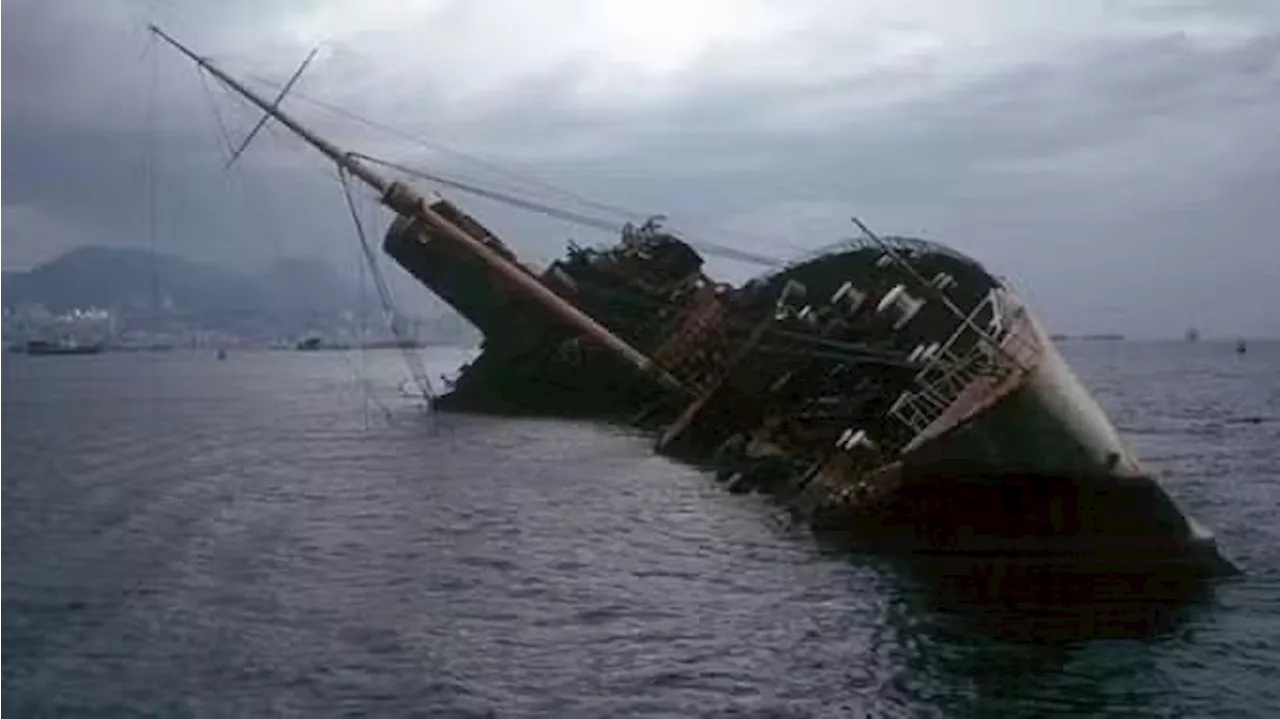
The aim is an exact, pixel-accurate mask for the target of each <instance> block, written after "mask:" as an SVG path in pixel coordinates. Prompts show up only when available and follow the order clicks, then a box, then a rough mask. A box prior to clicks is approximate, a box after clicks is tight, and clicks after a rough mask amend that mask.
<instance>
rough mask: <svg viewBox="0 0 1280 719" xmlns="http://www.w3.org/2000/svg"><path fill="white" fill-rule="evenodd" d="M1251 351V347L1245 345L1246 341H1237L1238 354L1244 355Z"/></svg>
mask: <svg viewBox="0 0 1280 719" xmlns="http://www.w3.org/2000/svg"><path fill="white" fill-rule="evenodd" d="M1248 351H1249V347H1248V346H1247V345H1245V343H1244V340H1236V354H1238V355H1242V354H1244V353H1245V352H1248Z"/></svg>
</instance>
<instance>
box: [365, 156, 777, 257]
mask: <svg viewBox="0 0 1280 719" xmlns="http://www.w3.org/2000/svg"><path fill="white" fill-rule="evenodd" d="M350 155H351V156H352V157H356V158H359V159H362V160H366V161H368V162H372V163H374V164H376V165H381V166H383V167H387V168H390V169H392V170H396V171H398V172H401V173H404V174H406V175H409V176H411V177H416V178H419V179H422V180H428V181H430V182H437V183H439V184H442V185H446V186H448V187H452V188H454V189H457V190H461V191H463V192H468V193H471V194H474V195H478V196H480V197H485V198H488V199H490V200H495V201H497V202H503V203H506V204H509V205H512V206H515V207H519V208H522V209H525V210H530V211H532V212H539V213H542V214H544V215H547V216H549V217H554V218H556V219H560V220H564V221H565V222H571V223H574V224H578V225H583V226H585V227H591V228H594V229H597V230H607V231H610V232H619V231H621V229H622V228H621V227H620V226H619V225H618V224H617V223H615V222H611V221H609V220H605V219H601V218H597V217H591V216H589V215H583V214H581V213H577V212H573V211H570V210H565V209H561V208H558V207H552V206H551V205H546V204H543V203H540V202H534V201H532V200H527V199H524V198H521V197H516V196H515V195H510V194H507V193H504V192H497V191H495V190H488V189H485V188H483V187H478V186H476V185H472V184H469V183H465V182H459V181H458V180H454V179H451V178H448V177H445V176H444V175H439V174H435V173H430V172H426V171H423V170H418V169H416V168H412V167H409V166H407V165H403V164H401V163H398V162H393V161H391V160H384V159H382V158H379V157H374V156H372V155H366V154H364V153H359V152H352V153H350ZM689 244H690V245H692V246H694V247H697V248H698V249H701V250H703V251H705V252H707V253H708V254H715V255H719V256H722V257H728V258H731V259H736V260H741V261H743V262H751V263H754V264H759V265H766V266H769V267H779V266H782V265H783V264H784V263H783V261H782V260H779V259H777V258H775V257H768V256H766V255H758V254H755V253H752V252H747V251H744V250H739V249H735V248H733V247H728V246H726V245H721V244H718V243H714V242H706V241H694V242H690V243H689Z"/></svg>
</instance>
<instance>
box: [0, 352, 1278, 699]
mask: <svg viewBox="0 0 1280 719" xmlns="http://www.w3.org/2000/svg"><path fill="white" fill-rule="evenodd" d="M1063 349H1064V353H1065V354H1066V355H1067V356H1068V360H1069V361H1070V362H1071V363H1072V365H1073V366H1074V367H1075V368H1076V369H1077V371H1078V372H1079V374H1080V375H1081V376H1082V377H1083V378H1084V379H1085V381H1086V383H1088V384H1089V385H1090V386H1091V387H1093V388H1094V389H1095V391H1096V393H1097V396H1098V398H1099V400H1100V401H1101V402H1102V403H1103V405H1104V406H1106V408H1107V409H1108V410H1109V412H1110V413H1111V415H1112V417H1113V419H1114V420H1115V421H1116V423H1117V424H1118V425H1120V426H1121V427H1122V429H1123V430H1124V431H1125V433H1126V434H1127V436H1128V437H1129V438H1130V440H1131V442H1132V444H1133V445H1134V446H1135V447H1136V448H1137V449H1138V450H1139V452H1140V453H1141V454H1142V455H1143V456H1144V457H1145V458H1146V460H1147V463H1148V464H1149V466H1150V467H1151V468H1152V469H1153V470H1154V471H1156V472H1157V473H1158V474H1159V475H1160V476H1161V477H1162V481H1164V482H1165V484H1166V486H1168V487H1169V489H1170V492H1171V493H1172V494H1174V495H1175V497H1176V498H1177V499H1178V500H1179V501H1180V502H1181V503H1182V504H1183V505H1184V506H1185V507H1186V508H1188V509H1189V510H1190V511H1191V512H1192V513H1193V514H1195V515H1196V516H1197V517H1198V518H1199V519H1200V520H1201V521H1202V522H1203V523H1204V524H1206V525H1208V526H1210V527H1212V528H1213V529H1214V530H1215V531H1216V532H1217V534H1218V535H1219V537H1220V539H1221V541H1222V543H1223V545H1224V546H1225V547H1226V550H1227V553H1228V554H1229V555H1230V556H1231V557H1232V558H1233V559H1235V560H1236V562H1237V563H1238V564H1240V565H1241V567H1242V568H1243V569H1244V575H1243V576H1242V577H1240V578H1237V579H1232V580H1228V581H1225V582H1222V583H1219V584H1216V585H1213V586H1211V587H1208V588H1207V589H1206V590H1204V591H1203V592H1202V593H1200V594H1198V595H1196V596H1193V597H1191V598H1189V599H1187V600H1186V601H1183V602H1179V603H1177V604H1165V605H1159V604H1150V605H1147V604H1143V605H1137V604H1135V605H1106V604H1105V603H1093V604H1079V605H1066V606H1056V607H1032V608H1027V607H1012V606H1008V605H1006V604H1004V603H1001V602H1000V601H998V600H990V599H988V600H981V601H979V600H975V599H972V598H969V599H962V598H961V597H959V596H958V595H955V594H952V593H949V592H947V591H943V590H941V589H940V588H939V586H938V585H937V584H935V583H933V582H931V581H930V580H928V579H926V577H927V576H929V574H930V573H929V572H920V571H918V570H919V568H918V567H917V568H913V567H908V566H904V565H902V564H901V563H895V562H890V561H888V560H886V559H879V558H875V557H869V556H862V555H857V554H850V553H849V552H847V551H841V550H839V549H838V548H835V547H831V546H827V545H824V544H823V543H822V542H819V541H816V540H815V539H814V538H813V537H812V536H811V535H810V534H808V533H807V532H805V531H804V530H802V529H799V528H796V527H792V526H790V525H789V524H788V523H787V522H786V521H785V519H784V518H783V516H782V515H781V513H780V512H779V511H778V508H777V507H776V505H774V504H773V503H772V502H771V501H770V500H768V499H766V498H762V497H757V496H735V495H730V494H727V493H726V492H725V491H724V490H723V489H722V488H721V487H719V486H717V485H716V484H715V483H714V482H713V481H711V479H710V478H709V477H708V476H706V475H705V474H703V473H700V472H699V471H696V470H694V469H691V468H688V467H685V466H681V465H679V464H676V463H673V462H671V461H668V460H666V459H663V458H659V457H655V456H653V455H651V453H650V452H649V444H650V442H649V440H648V439H646V438H645V437H642V436H638V435H636V434H633V433H630V432H628V431H626V430H620V429H616V428H609V427H603V426H593V425H590V424H572V423H563V422H552V421H533V420H506V419H493V418H478V417H458V416H444V415H442V416H435V417H428V416H424V415H423V414H422V413H420V412H419V411H418V410H417V409H416V408H415V406H414V403H413V401H412V400H410V399H408V398H406V397H405V396H404V395H403V394H402V393H401V392H400V389H399V385H400V383H401V382H402V381H403V378H404V377H405V376H406V373H405V372H404V370H403V369H402V368H401V365H400V364H399V363H398V359H399V358H398V356H397V355H395V354H394V353H369V354H368V355H367V356H362V355H360V354H358V353H345V354H344V353H244V354H234V353H233V354H232V355H231V356H230V357H229V358H228V359H227V360H226V361H224V362H219V361H216V360H215V358H214V357H213V356H211V355H205V354H196V353H172V354H156V355H112V354H107V355H101V356H94V357H46V358H24V357H5V358H4V361H3V369H4V386H3V405H4V417H3V420H4V424H3V439H4V454H3V470H4V488H3V541H4V545H3V550H4V575H3V649H4V687H3V703H4V709H5V710H6V711H10V712H15V713H14V714H12V716H49V715H84V716H90V715H91V716H125V715H165V716H184V715H189V716H227V717H245V716H307V717H312V716H331V715H339V714H350V715H358V714H369V715H377V716H432V715H438V716H503V717H505V716H557V717H560V716H563V717H596V716H673V717H675V716H830V717H850V716H862V715H872V716H894V715H904V716H905V715H911V716H969V715H996V716H1018V715H1024V716H1043V715H1069V714H1079V715H1111V716H1118V717H1119V716H1123V717H1129V716H1181V715H1189V716H1280V670H1277V666H1280V526H1278V525H1280V509H1278V508H1277V505H1278V502H1280V488H1278V486H1277V479H1278V477H1277V458H1278V456H1280V345H1276V344H1257V345H1254V346H1253V347H1251V351H1250V353H1249V354H1247V355H1245V356H1243V357H1237V356H1235V355H1234V354H1233V353H1232V351H1231V349H1232V348H1231V347H1230V346H1229V345H1221V344H1214V343H1201V344H1198V345H1187V344H1180V343H1170V344H1141V343H1119V344H1109V343H1095V344H1075V345H1072V344H1068V345H1066V346H1064V348H1063ZM447 355H448V353H439V354H436V355H432V356H429V358H428V359H429V360H431V361H432V362H434V363H435V364H436V365H438V369H441V370H442V369H444V368H446V367H447V366H449V365H451V364H454V363H456V361H457V358H456V357H451V356H447ZM361 377H365V378H367V379H368V381H369V384H370V385H371V386H372V389H371V390H369V391H366V389H364V387H363V386H362V384H361V382H360V381H359V379H360V378H361ZM370 394H371V395H372V399H370ZM380 404H382V405H385V409H384V408H383V407H381V406H379V405H380Z"/></svg>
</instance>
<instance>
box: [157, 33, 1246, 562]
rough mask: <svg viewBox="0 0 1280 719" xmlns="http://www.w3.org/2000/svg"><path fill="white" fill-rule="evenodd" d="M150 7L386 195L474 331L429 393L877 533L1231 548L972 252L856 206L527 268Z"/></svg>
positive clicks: (662, 236) (627, 243)
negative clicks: (756, 246)
mask: <svg viewBox="0 0 1280 719" xmlns="http://www.w3.org/2000/svg"><path fill="white" fill-rule="evenodd" d="M153 29H154V30H155V31H156V32H157V33H158V34H160V35H161V36H162V37H164V39H166V40H167V41H169V42H170V43H171V44H173V45H174V46H175V47H177V48H178V49H179V50H180V51H182V52H183V53H184V54H186V55H187V56H188V57H190V58H191V59H193V60H194V61H195V62H197V63H199V64H200V65H201V66H202V67H204V68H205V69H206V70H208V71H209V72H210V73H212V74H213V75H215V76H216V77H217V78H218V79H220V80H221V81H223V82H224V83H226V84H227V85H229V86H230V87H232V88H233V89H234V90H236V91H237V92H239V93H240V94H242V95H244V96H245V97H246V98H247V99H249V100H250V101H251V102H253V103H254V104H256V105H257V106H258V107H260V108H261V109H262V110H263V111H264V112H266V113H267V114H268V115H270V116H272V117H274V118H275V119H276V120H278V121H279V122H281V123H282V124H284V125H285V126H286V127H288V128H289V129H290V130H292V131H293V132H295V133H296V134H298V135H300V136H301V137H302V138H303V139H305V140H307V141H308V142H309V143H310V144H311V145H312V146H314V147H315V148H316V149H317V150H319V151H320V152H322V153H323V154H325V155H327V156H328V157H329V158H330V159H332V160H333V161H334V162H335V163H336V164H337V165H338V167H339V169H340V171H341V172H342V173H344V176H347V175H349V176H352V177H355V178H357V179H359V180H361V181H363V182H364V183H365V184H367V185H369V186H370V187H372V188H373V189H374V190H376V191H377V192H378V193H379V195H380V197H381V200H382V202H383V204H384V205H386V206H387V207H388V208H390V209H391V210H392V211H393V212H394V213H395V214H396V215H397V217H396V219H395V221H394V222H393V223H392V225H391V227H390V228H389V230H388V232H387V234H386V237H385V239H384V242H383V249H384V250H385V252H386V253H387V254H389V255H390V256H391V257H392V258H394V259H395V261H396V262H397V263H398V264H399V265H400V266H401V267H403V268H404V269H405V270H407V271H408V272H409V273H411V274H412V275H413V276H414V277H415V278H417V280H418V281H420V282H421V283H422V284H423V285H425V286H426V287H427V288H429V289H430V290H431V291H432V292H434V293H435V294H436V295H437V296H439V297H440V298H441V299H442V300H444V301H445V302H447V303H448V304H449V305H450V306H451V307H452V308H453V309H454V310H456V311H457V312H458V313H459V314H460V315H462V316H463V317H464V318H466V319H467V320H468V321H469V322H470V323H471V324H473V325H474V326H475V327H476V328H477V329H478V330H479V331H480V332H481V333H482V334H483V337H484V340H483V345H482V348H481V352H480V354H479V355H478V356H477V358H476V359H475V360H474V361H473V362H472V363H470V364H469V365H467V366H466V367H465V368H463V370H462V371H461V373H460V374H459V376H458V378H457V380H456V382H455V383H454V384H453V386H452V387H451V388H450V391H449V392H448V394H446V395H444V396H442V397H440V398H438V400H437V401H436V406H437V407H438V408H439V409H443V410H452V411H471V412H492V413H507V414H539V415H557V416H576V417H590V418H599V419H606V420H610V421H615V422H624V423H629V424H633V425H637V426H640V427H644V428H646V429H648V430H651V431H652V432H653V435H654V437H655V440H656V447H657V449H658V450H659V451H662V452H665V453H669V454H672V455H676V456H679V457H682V458H685V459H688V460H691V461H696V462H705V463H707V465H708V466H709V467H711V468H713V469H714V471H715V475H716V476H717V478H719V479H720V480H722V481H724V482H725V483H726V484H727V485H728V487H729V488H730V489H731V490H733V491H745V490H760V491H767V492H771V493H773V494H776V495H777V496H779V498H780V499H781V500H782V501H784V502H785V503H786V504H787V506H788V507H790V508H792V509H793V510H794V511H795V512H796V513H797V514H798V515H800V516H803V517H805V518H807V519H808V520H810V521H811V522H812V523H813V524H814V525H815V526H818V527H821V528H826V529H839V530H843V531H847V532H848V533H849V534H850V535H851V536H855V537H857V538H859V539H860V540H862V541H865V542H867V543H869V544H873V545H877V546H880V547H883V548H887V549H892V550H895V551H906V552H913V553H928V554H944V555H947V554H961V555H997V556H1001V557H1009V556H1021V557H1034V558H1037V559H1039V560H1046V561H1048V560H1053V559H1062V560H1066V561H1071V560H1088V561H1095V560H1098V559H1100V558H1103V557H1105V558H1107V559H1108V560H1109V561H1112V562H1113V563H1114V565H1115V566H1117V567H1123V566H1135V565H1137V566H1144V567H1149V566H1153V565H1165V564H1168V565H1177V566H1180V567H1189V568H1193V569H1194V570H1196V571H1198V572H1199V571H1203V572H1219V571H1227V570H1229V569H1230V564H1229V563H1228V562H1226V561H1225V560H1224V559H1223V558H1222V557H1221V556H1220V554H1219V552H1218V548H1217V546H1216V542H1215V540H1214V538H1213V535H1212V534H1211V533H1210V532H1208V531H1207V530H1206V529H1204V528H1203V527H1201V526H1200V525H1199V524H1198V523H1196V522H1195V521H1194V520H1193V519H1192V518H1191V517H1189V516H1188V515H1187V514H1186V513H1185V512H1183V511H1182V510H1181V509H1180V508H1179V507H1178V506H1177V504H1176V503H1175V502H1174V501H1173V500H1172V498H1171V497H1170V496H1169V495H1168V494H1167V493H1166V492H1165V490H1164V489H1163V488H1162V487H1161V486H1160V485H1159V484H1158V483H1157V482H1156V481H1155V479H1154V478H1152V477H1151V476H1150V475H1149V474H1148V473H1146V472H1145V471H1144V470H1143V468H1142V466H1141V464H1140V463H1139V461H1138V459H1137V458H1136V457H1135V455H1134V453H1133V452H1132V451H1131V450H1130V448H1129V447H1128V446H1127V445H1126V444H1125V442H1124V440H1123V439H1122V438H1121V436H1120V435H1119V433H1118V432H1117V431H1116V429H1115V427H1114V426H1113V425H1112V424H1111V422H1110V421H1109V420H1108V418H1107V416H1106V414H1105V413H1104V412H1103V410H1102V409H1101V408H1100V407H1099V405H1098V404H1097V402H1096V401H1095V400H1094V398H1093V397H1092V396H1091V395H1090V393H1089V392H1088V390H1086V389H1085V387H1084V386H1083V385H1082V384H1081V383H1080V381H1079V380H1078V379H1077V378H1076V377H1075V375H1074V374H1073V373H1072V372H1071V370H1070V369H1069V368H1068V366H1067V365H1066V363H1065V362H1064V361H1063V359H1062V357H1061V356H1060V354H1059V353H1058V351H1057V349H1056V348H1055V346H1054V344H1053V342H1052V341H1051V340H1050V339H1049V336H1048V334H1047V333H1046V332H1045V329H1044V328H1043V327H1042V326H1041V325H1040V323H1039V322H1038V321H1037V319H1036V318H1035V316H1034V314H1033V313H1032V311H1031V309H1030V308H1029V307H1027V305H1026V304H1025V303H1024V302H1023V301H1022V300H1021V299H1020V298H1019V296H1018V294H1017V293H1016V292H1015V291H1014V289H1013V288H1012V287H1011V286H1010V284H1009V283H1008V282H1007V281H1005V280H1003V279H1001V278H999V277H996V276H994V275H992V274H991V273H989V272H988V271H987V270H985V269H984V268H983V267H982V265H980V264H979V263H978V262H976V261H974V260H973V259H971V258H968V257H966V256H964V255H962V254H960V253H958V252H956V251H954V250H951V249H949V248H947V247H944V246H942V245H939V244H935V243H930V242H925V241H922V240H917V239H911V238H900V237H884V238H882V237H880V236H878V235H876V234H875V233H873V232H871V231H870V230H869V229H868V228H866V227H865V226H863V225H862V224H861V223H860V222H858V223H857V224H858V226H859V228H860V229H861V230H862V235H861V237H860V238H859V239H857V240H850V241H846V242H842V243H840V244H838V245H836V246H833V247H829V248H826V249H825V250H824V251H822V252H820V253H817V254H815V255H813V256H811V257H807V258H804V259H802V260H800V261H798V262H795V263H792V264H790V265H788V266H784V267H781V268H779V269H777V270H775V271H773V272H771V273H769V274H766V275H764V276H762V277H759V278H757V279H755V280H753V281H751V282H748V283H746V284H745V285H743V286H740V287H734V286H731V285H728V284H725V283H722V282H717V281H716V280H715V279H714V278H712V277H710V276H708V275H707V274H706V273H705V272H704V269H703V258H702V256H701V255H700V254H699V252H698V251H697V250H696V249H695V248H694V247H693V246H692V245H691V244H690V243H688V242H686V241H685V240H683V239H681V238H680V237H678V236H676V235H675V234H672V233H670V232H667V231H666V230H664V229H663V228H662V226H661V225H660V224H658V223H657V222H656V221H650V222H646V223H644V224H640V225H628V226H626V227H624V228H623V229H622V236H621V239H620V242H618V243H617V244H616V245H614V246H612V247H608V248H583V247H578V246H576V245H572V244H571V245H570V247H569V248H568V252H567V254H566V256H565V257H564V258H563V259H561V260H558V261H556V262H554V263H553V264H551V265H550V266H549V267H547V268H546V269H545V270H542V271H538V270H535V269H532V268H530V267H528V266H526V265H524V264H523V263H521V262H520V261H519V260H518V258H517V257H516V255H515V253H514V252H513V251H512V250H511V248H510V247H509V246H508V245H507V244H506V243H504V242H503V241H502V240H501V239H500V238H498V237H497V236H496V235H494V234H493V233H492V232H491V231H489V230H488V229H487V228H486V227H485V226H484V225H483V224H482V223H481V222H480V221H479V220H477V219H476V218H474V217H472V216H471V215H469V214H467V213H466V212H465V211H464V210H463V209H462V208H461V207H460V206H459V205H457V204H455V202H453V201H452V200H449V199H446V198H444V197H443V196H441V195H439V194H437V193H434V192H432V193H428V194H423V193H420V192H419V191H418V190H416V189H414V188H413V187H412V186H410V185H409V184H406V183H404V182H400V181H391V180H390V179H388V178H387V177H384V176H383V175H382V174H381V173H380V172H379V171H378V170H376V169H375V164H374V163H373V162H372V161H371V160H372V158H368V157H367V156H361V155H356V154H353V153H349V152H346V151H343V150H341V149H340V148H338V147H336V146H334V145H333V144H331V143H329V142H328V141H327V140H325V139H323V138H320V137H318V136H316V135H315V134H314V133H312V132H311V131H310V130H308V129H307V128H305V127H304V126H302V125H300V124H299V123H298V122H297V121H296V120H295V119H293V118H292V117H291V116H289V115H288V114H286V113H283V112H281V111H280V110H279V109H278V107H277V105H278V102H277V103H271V102H268V101H267V100H265V99H263V98H261V97H259V96H258V95H256V94H255V93H253V92H252V91H251V90H248V89H247V88H245V87H244V86H243V85H241V84H240V83H239V82H238V81H236V80H235V79H234V78H232V77H230V76H228V75H226V74H225V73H224V72H222V71H221V70H220V69H218V68H217V67H216V66H214V65H212V64H210V63H209V62H208V61H206V60H205V59H203V58H201V57H199V56H197V55H195V54H194V53H192V52H191V51H189V50H187V49H186V48H185V47H183V46H182V45H180V44H179V43H177V42H176V41H175V40H173V39H172V38H170V37H169V36H167V35H165V34H164V33H163V31H160V30H158V29H155V28H153ZM855 222H857V221H856V220H855Z"/></svg>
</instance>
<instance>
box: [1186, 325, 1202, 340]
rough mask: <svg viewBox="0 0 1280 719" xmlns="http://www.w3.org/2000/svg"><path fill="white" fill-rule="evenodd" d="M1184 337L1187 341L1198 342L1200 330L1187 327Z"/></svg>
mask: <svg viewBox="0 0 1280 719" xmlns="http://www.w3.org/2000/svg"><path fill="white" fill-rule="evenodd" d="M1186 338H1187V341H1188V342H1199V341H1200V330H1198V329H1196V328H1195V327H1188V328H1187V334H1186Z"/></svg>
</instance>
